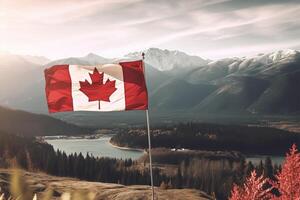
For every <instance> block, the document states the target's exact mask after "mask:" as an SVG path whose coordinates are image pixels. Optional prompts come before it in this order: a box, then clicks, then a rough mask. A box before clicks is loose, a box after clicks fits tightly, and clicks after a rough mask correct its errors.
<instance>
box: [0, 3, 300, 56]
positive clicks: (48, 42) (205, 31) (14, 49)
mask: <svg viewBox="0 0 300 200" xmlns="http://www.w3.org/2000/svg"><path fill="white" fill-rule="evenodd" d="M299 19H300V1H299V0H90V1H89V0H64V1H61V0H21V1H20V0H0V51H4V52H10V53H15V54H26V55H41V56H46V57H48V58H50V59H58V58H64V57H71V56H84V55H86V54H88V53H90V52H93V53H96V54H98V55H101V56H104V57H111V58H112V57H120V56H123V55H125V54H127V53H129V52H134V51H141V50H144V49H147V48H150V47H157V48H162V49H170V50H180V51H184V52H186V53H188V54H191V55H198V56H200V57H203V58H208V59H219V58H225V57H234V56H250V55H255V54H258V53H264V52H265V53H266V52H272V51H275V50H279V49H296V50H298V49H300V20H299Z"/></svg>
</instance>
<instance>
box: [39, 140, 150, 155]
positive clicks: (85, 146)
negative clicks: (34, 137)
mask: <svg viewBox="0 0 300 200" xmlns="http://www.w3.org/2000/svg"><path fill="white" fill-rule="evenodd" d="M109 140H110V137H101V138H98V139H46V140H45V141H46V142H47V143H49V144H51V145H52V146H53V148H54V149H55V150H57V149H59V150H61V151H64V152H66V154H71V153H75V152H76V153H80V152H81V153H82V154H83V155H84V156H85V155H86V154H87V153H89V154H90V155H93V156H95V157H112V158H121V159H129V158H131V159H134V160H135V159H138V158H139V157H141V156H142V155H143V154H144V152H143V151H136V150H130V149H119V148H116V147H114V146H113V145H111V144H110V143H109Z"/></svg>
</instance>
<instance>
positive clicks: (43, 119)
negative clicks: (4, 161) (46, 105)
mask: <svg viewBox="0 0 300 200" xmlns="http://www.w3.org/2000/svg"><path fill="white" fill-rule="evenodd" d="M0 130H1V131H5V132H8V133H14V134H18V135H24V136H41V135H78V134H91V133H92V132H93V129H89V128H82V127H79V126H76V125H73V124H69V123H66V122H63V121H61V120H59V119H55V118H52V117H49V116H46V115H41V114H33V113H29V112H25V111H20V110H13V109H9V108H4V107H1V106H0Z"/></svg>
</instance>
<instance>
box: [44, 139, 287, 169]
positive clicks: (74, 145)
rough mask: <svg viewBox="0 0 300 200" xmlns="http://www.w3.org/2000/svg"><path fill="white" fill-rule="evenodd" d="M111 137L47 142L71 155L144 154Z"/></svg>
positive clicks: (255, 160)
mask: <svg viewBox="0 0 300 200" xmlns="http://www.w3.org/2000/svg"><path fill="white" fill-rule="evenodd" d="M110 138H111V137H110V136H105V137H101V138H98V139H46V140H45V141H46V142H48V143H49V144H51V145H52V146H53V147H54V149H55V150H57V149H59V150H61V151H64V152H66V153H67V154H71V153H75V152H76V153H80V152H81V153H82V154H83V155H84V156H85V155H86V154H87V153H89V154H90V155H93V156H95V157H111V158H121V159H128V158H131V159H133V160H136V159H138V158H139V157H141V156H142V155H143V154H144V152H143V151H136V150H130V149H120V148H117V147H114V146H113V145H112V144H110V143H109V140H110ZM266 157H267V156H263V155H255V156H248V157H247V158H246V161H251V162H252V163H253V164H255V165H257V164H259V162H260V160H263V161H264V160H265V159H266ZM270 157H271V159H272V162H273V163H274V164H275V163H276V164H282V162H283V159H284V157H281V156H270Z"/></svg>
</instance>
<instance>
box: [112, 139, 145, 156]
mask: <svg viewBox="0 0 300 200" xmlns="http://www.w3.org/2000/svg"><path fill="white" fill-rule="evenodd" d="M108 143H109V144H110V145H111V146H113V147H114V148H117V149H121V150H125V151H139V152H143V153H144V154H146V153H147V151H146V150H144V149H139V148H131V147H121V146H117V145H115V144H113V143H111V142H110V141H108Z"/></svg>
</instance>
